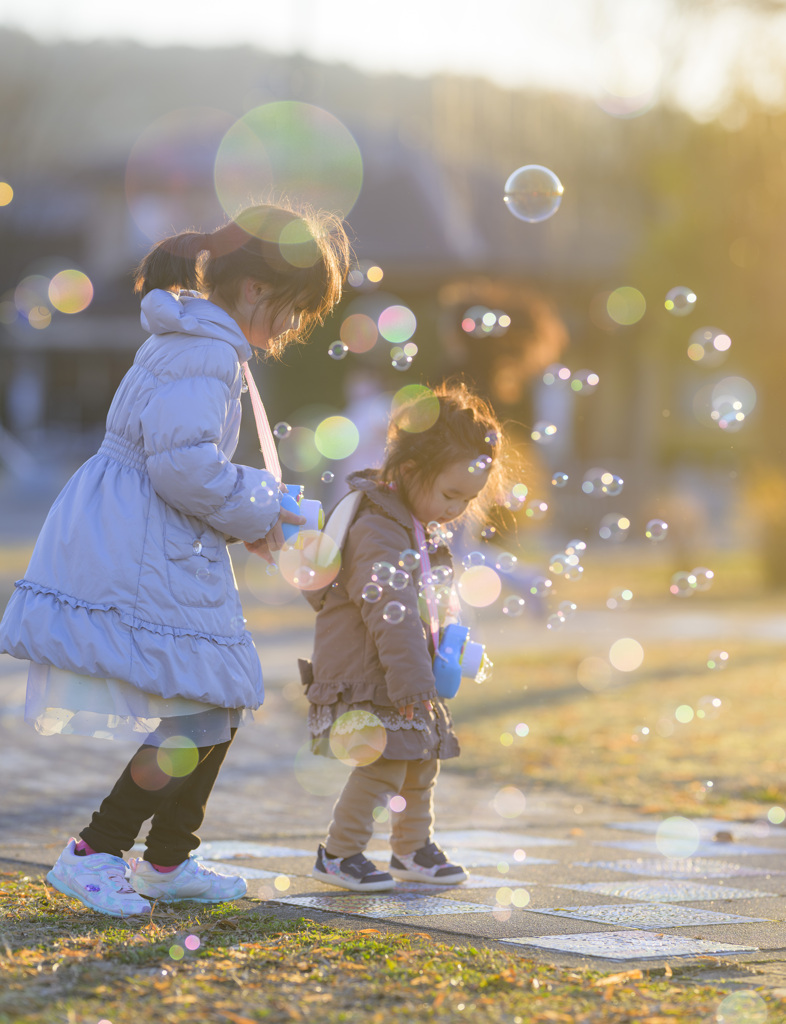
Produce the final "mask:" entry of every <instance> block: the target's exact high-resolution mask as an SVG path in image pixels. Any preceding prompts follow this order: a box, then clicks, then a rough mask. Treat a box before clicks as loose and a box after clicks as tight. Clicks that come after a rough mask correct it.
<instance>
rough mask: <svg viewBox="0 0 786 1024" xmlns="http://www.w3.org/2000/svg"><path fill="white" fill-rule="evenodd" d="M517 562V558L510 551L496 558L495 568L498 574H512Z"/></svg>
mask: <svg viewBox="0 0 786 1024" xmlns="http://www.w3.org/2000/svg"><path fill="white" fill-rule="evenodd" d="M517 562H518V558H516V556H515V555H514V554H512V553H511V552H510V551H503V552H502V553H501V554H500V555H499V557H498V558H497V561H496V563H495V566H496V568H497V569H498V570H499V571H500V572H513V570H514V569H515V568H516V563H517Z"/></svg>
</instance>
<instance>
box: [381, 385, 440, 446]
mask: <svg viewBox="0 0 786 1024" xmlns="http://www.w3.org/2000/svg"><path fill="white" fill-rule="evenodd" d="M439 410H440V405H439V399H438V398H437V396H436V395H435V394H434V392H433V391H432V390H431V388H427V387H425V386H424V385H422V384H406V385H405V386H404V387H403V388H399V390H398V391H397V392H396V393H395V395H394V396H393V401H392V403H391V407H390V416H391V419H392V420H393V422H394V423H395V424H396V426H397V427H398V428H399V430H406V431H407V433H409V434H420V433H422V432H423V431H424V430H428V429H429V428H430V427H433V426H434V424H435V423H436V422H437V420H438V419H439Z"/></svg>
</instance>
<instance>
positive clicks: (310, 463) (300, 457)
mask: <svg viewBox="0 0 786 1024" xmlns="http://www.w3.org/2000/svg"><path fill="white" fill-rule="evenodd" d="M278 457H279V459H280V460H281V465H282V466H286V467H287V469H291V470H293V471H294V472H295V473H307V472H308V471H309V470H310V469H313V468H314V467H315V466H317V465H318V464H319V461H320V459H321V458H322V454H321V452H320V451H319V449H318V448H317V446H316V437H315V433H314V431H313V430H311V429H310V428H309V427H292V428H291V429H290V431H289V433H288V434H286V435H285V436H284V437H281V438H280V439H279V442H278Z"/></svg>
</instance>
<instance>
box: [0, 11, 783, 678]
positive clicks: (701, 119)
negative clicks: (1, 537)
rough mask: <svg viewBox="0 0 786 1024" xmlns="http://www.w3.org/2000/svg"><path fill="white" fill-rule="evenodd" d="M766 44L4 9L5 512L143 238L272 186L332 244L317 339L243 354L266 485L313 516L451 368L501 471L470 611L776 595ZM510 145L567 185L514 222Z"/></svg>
mask: <svg viewBox="0 0 786 1024" xmlns="http://www.w3.org/2000/svg"><path fill="white" fill-rule="evenodd" d="M784 43H786V5H784V4H780V3H777V2H772V0H761V2H751V0H748V2H745V3H742V2H740V3H735V2H732V0H729V2H722V0H716V2H710V0H708V2H702V3H698V2H695V0H692V2H688V0H640V2H637V3H635V4H632V3H630V2H628V0H554V2H553V3H550V4H547V5H546V4H541V3H535V2H530V0H489V2H487V3H485V4H483V5H477V4H475V3H469V2H456V3H452V4H450V5H449V8H448V7H446V5H444V4H441V3H436V2H431V3H429V2H427V3H422V2H421V3H417V4H416V3H414V2H411V0H401V2H399V3H397V4H395V5H379V4H358V3H353V4H350V3H346V2H344V0H330V2H327V0H292V2H289V3H278V4H272V3H253V4H252V3H241V2H237V0H229V2H226V3H223V4H221V5H219V6H218V7H217V6H216V5H215V4H212V3H211V4H208V3H204V2H197V3H193V4H191V5H189V6H188V8H187V9H183V8H182V7H181V6H180V5H174V4H163V5H162V4H160V3H158V4H153V3H150V2H147V0H142V2H139V3H136V4H134V5H132V6H127V5H117V4H96V3H85V2H76V3H72V4H65V3H62V2H57V3H55V2H51V3H50V2H43V0H33V2H28V3H25V4H16V3H15V4H13V5H11V4H10V3H7V2H6V0H3V2H1V3H0V133H2V134H1V138H2V148H1V149H0V240H1V241H0V487H2V493H3V495H4V496H7V499H8V505H7V507H8V508H9V509H10V507H11V498H12V496H13V497H14V498H16V497H18V496H19V495H25V494H38V495H40V496H42V497H43V498H46V497H47V496H48V495H53V494H54V493H56V490H57V488H58V486H59V485H60V484H61V483H62V482H63V480H64V479H65V477H66V476H67V475H68V474H69V473H70V472H71V471H72V470H73V469H74V468H75V467H76V466H77V465H78V464H79V463H80V462H81V461H82V460H83V459H84V458H85V457H87V456H88V455H90V454H91V453H92V452H93V451H94V450H95V448H96V446H97V444H98V443H99V442H100V438H101V435H102V432H103V421H104V417H105V414H106V410H107V407H108V404H109V401H110V399H111V396H112V393H113V391H114V389H115V387H116V386H117V383H118V382H119V380H120V378H121V376H122V375H123V373H124V372H125V370H126V369H127V367H128V366H129V364H130V362H131V360H132V358H133V353H134V351H135V349H136V348H137V347H138V345H139V344H140V343H141V341H142V340H143V334H142V330H141V328H140V326H139V321H138V304H137V301H136V299H135V298H134V297H133V295H132V289H131V270H132V268H133V267H134V265H135V263H136V262H137V261H138V260H139V258H140V257H141V256H142V255H143V254H144V253H145V252H146V250H147V249H148V248H149V247H150V245H151V244H152V242H153V241H155V240H157V239H159V238H160V237H162V236H164V235H166V234H168V233H171V232H173V231H177V230H182V229H185V228H188V227H194V226H195V227H198V228H199V229H204V230H211V229H212V228H214V227H216V226H218V225H219V224H220V223H222V221H223V220H224V218H225V217H226V216H227V215H231V214H232V213H234V212H236V210H237V209H238V208H239V207H240V206H242V205H243V204H244V203H245V202H247V201H248V200H249V199H253V198H255V197H264V196H267V195H271V194H273V195H275V194H277V193H282V192H283V193H287V194H289V195H291V196H294V197H295V198H302V199H306V200H308V201H310V202H313V203H316V204H318V205H320V206H326V207H328V208H330V209H333V210H337V211H339V212H341V213H342V214H343V215H344V216H345V218H346V220H347V222H348V224H349V227H350V230H351V234H352V238H353V246H354V251H355V257H356V259H355V264H354V265H353V268H352V271H351V273H350V277H349V282H348V286H347V294H346V296H345V299H344V300H343V301H342V304H341V306H340V307H339V309H338V310H337V312H336V314H335V315H334V316H333V318H332V319H331V320H330V321H329V322H328V323H327V324H326V326H325V327H324V328H321V329H320V330H319V331H317V332H316V333H315V334H314V336H313V338H312V340H311V342H310V344H309V346H308V347H307V348H303V349H298V350H297V351H295V352H292V353H291V354H288V355H287V356H286V358H285V360H284V362H283V363H282V364H280V365H277V364H265V365H262V364H258V365H257V367H256V375H257V377H258V380H259V383H260V386H261V389H262V392H263V395H264V397H265V400H266V403H267V406H268V412H269V416H270V420H271V424H279V425H280V430H277V435H278V437H279V453H280V457H281V461H282V463H283V464H284V466H285V472H286V475H287V477H288V478H289V479H290V480H291V481H292V482H296V483H302V484H304V485H305V486H306V489H307V491H308V493H309V494H310V495H312V496H314V497H319V498H320V499H321V500H322V501H323V503H324V504H325V505H326V506H328V507H329V506H330V505H331V504H332V503H333V502H334V501H335V500H336V499H337V498H338V497H340V495H341V493H342V490H343V479H344V477H345V475H346V473H347V471H348V470H350V469H353V468H358V467H359V466H362V465H367V464H373V463H374V462H376V461H377V460H378V458H379V455H380V452H381V445H382V435H381V430H380V427H381V425H382V424H383V423H384V420H385V418H386V416H387V413H388V411H389V409H390V406H391V400H392V399H393V397H394V396H395V395H396V393H397V392H399V390H400V389H401V388H402V387H403V386H406V385H429V384H431V385H433V384H434V383H436V382H437V381H439V380H440V379H442V378H443V377H445V376H449V375H463V376H464V377H465V379H467V380H468V381H470V382H471V383H472V384H474V385H475V386H476V387H477V388H478V390H480V391H481V392H482V393H483V394H485V395H487V396H488V397H489V398H490V399H491V400H492V402H493V403H494V405H495V407H496V409H497V410H498V412H499V413H500V415H501V416H502V417H503V418H504V419H505V420H507V421H509V422H510V424H511V429H512V430H513V432H514V434H515V436H516V437H517V439H518V441H519V442H520V445H521V447H522V450H523V451H524V452H525V454H526V459H527V463H528V468H527V470H526V472H525V473H524V475H523V478H522V480H521V486H520V488H519V491H518V492H517V493H516V494H515V495H512V496H511V497H510V501H509V503H508V504H509V508H508V510H507V511H508V512H512V513H513V515H512V516H508V517H507V518H505V517H504V516H503V517H502V518H500V519H499V520H497V521H492V522H490V523H488V524H486V525H485V526H484V527H483V528H482V529H481V531H480V533H479V534H477V535H476V536H467V537H464V538H462V543H463V544H464V548H463V551H462V552H461V554H462V557H464V559H465V564H464V569H465V571H466V572H467V573H472V574H473V575H472V576H471V577H470V576H467V578H466V580H465V583H464V593H463V596H464V599H465V600H466V601H468V603H470V604H473V601H474V607H476V608H485V607H487V606H488V605H491V604H492V603H494V602H496V604H495V607H497V610H498V611H499V614H500V616H508V617H511V616H515V615H518V614H519V613H520V612H521V611H522V609H523V608H524V607H526V608H527V609H528V610H531V609H534V610H536V611H537V614H538V615H540V616H541V617H542V618H543V619H544V621H545V622H546V623H547V624H548V625H549V627H550V628H558V627H559V626H561V625H562V624H563V623H564V622H565V621H566V620H567V619H568V618H570V617H571V616H572V615H573V613H574V612H575V611H576V609H577V608H578V609H580V608H581V607H582V602H586V603H588V604H594V605H596V606H598V605H599V606H601V607H605V608H607V609H610V610H624V609H625V607H627V606H628V605H630V603H631V602H632V601H636V600H638V599H641V598H648V599H652V598H654V597H659V598H663V599H664V600H672V601H676V602H677V603H679V602H680V600H681V599H684V598H696V599H698V600H702V599H704V598H702V596H701V595H702V593H703V592H705V591H708V592H710V596H711V597H715V596H716V595H720V596H737V597H739V596H745V595H746V594H751V593H759V594H760V593H764V592H766V591H767V590H768V589H771V588H776V587H781V586H783V584H784V583H786V532H785V531H784V530H783V527H782V525H781V519H782V515H783V507H784V500H785V499H786V473H785V472H784V467H783V457H782V437H783V436H784V431H785V430H786V403H785V402H784V400H783V393H784V387H785V386H786V384H785V382H786V374H785V373H784V370H786V355H785V354H784V339H783V326H782V322H783V310H782V305H783V303H782V293H783V285H782V276H783V267H784V262H785V261H784V256H785V255H786V251H785V250H786V243H785V242H784V230H783V228H784V220H785V219H786V174H785V173H784V172H785V171H786V166H785V165H784V157H783V153H784V143H785V142H786V113H785V112H784V110H785V109H786V58H784V57H783V53H784V52H786V48H785V47H784ZM531 165H537V166H538V167H541V168H544V169H545V172H544V173H546V174H548V173H549V172H550V173H551V174H552V176H553V178H554V180H555V181H556V182H557V185H559V187H560V189H561V191H560V193H559V198H558V199H557V201H556V202H554V203H553V204H552V206H551V207H548V204H547V207H544V208H543V209H540V210H536V211H535V212H534V214H533V211H529V213H528V212H527V211H526V210H524V211H522V209H519V210H518V211H517V210H516V184H515V172H516V171H517V170H518V169H519V168H522V167H529V166H531ZM506 189H507V193H506ZM556 195H557V193H556V192H555V193H554V194H553V196H556ZM530 214H533V215H530ZM247 419H248V420H249V421H250V417H247ZM244 430H245V434H244V436H243V438H242V441H241V449H240V451H239V453H238V458H242V459H245V460H254V459H257V460H258V459H259V455H258V452H257V451H256V445H255V438H254V436H253V430H252V426H251V424H250V422H249V423H247V424H246V426H245V427H244ZM8 516H9V521H10V516H11V512H10V511H9V512H8ZM484 552H485V553H484ZM478 553H480V555H481V556H482V558H481V559H479V558H478ZM511 557H512V558H513V562H511V561H510V558H511ZM500 558H501V559H502V563H501V564H502V566H503V568H500ZM506 559H507V560H506ZM467 560H468V561H467ZM481 566H484V568H486V569H489V570H490V572H491V574H492V575H494V576H495V579H496V584H494V585H492V586H491V590H490V591H488V593H492V592H493V595H494V596H493V597H492V598H488V599H487V596H486V595H487V591H485V590H484V586H483V585H482V581H483V580H485V581H486V583H488V579H487V576H488V574H487V573H483V572H481V573H478V572H477V571H475V570H477V569H478V568H480V567H481ZM585 566H588V567H591V568H598V567H600V568H599V571H597V572H587V573H585V572H584V568H585ZM620 566H622V568H620ZM626 573H627V575H626ZM258 575H260V577H263V578H260V579H259V580H256V581H255V580H253V579H251V577H252V576H253V572H251V570H249V585H251V584H253V587H252V589H255V591H256V592H258V593H259V594H260V595H261V597H262V600H266V601H269V602H271V603H281V602H284V601H286V600H288V597H286V596H282V594H283V591H281V588H282V587H285V581H282V579H281V578H280V577H279V578H278V579H275V580H272V579H271V578H270V577H269V576H267V575H266V574H264V573H263V572H262V569H259V570H258ZM472 580H477V581H478V582H477V584H474V585H470V584H471V582H472ZM492 582H493V581H492ZM497 584H498V585H497ZM473 586H475V587H476V588H477V591H478V593H477V596H476V597H475V598H473V597H472V594H473ZM290 589H292V588H290ZM527 602H529V603H527ZM616 657H617V659H618V660H619V661H620V664H623V663H624V665H628V664H632V663H633V662H635V661H636V658H637V657H638V651H637V650H636V649H632V650H631V649H623V650H621V651H619V652H617V654H616ZM716 660H717V659H716ZM610 664H611V666H612V667H613V668H616V669H618V670H623V671H627V670H628V669H627V668H624V669H620V667H619V665H616V664H615V662H614V658H613V657H612V658H611V661H610ZM607 667H608V666H607ZM604 671H605V670H604ZM587 672H588V678H589V677H590V676H592V672H591V671H590V669H588V670H587ZM593 678H594V677H593ZM588 685H590V686H592V685H593V683H592V681H591V680H590V683H589V684H588Z"/></svg>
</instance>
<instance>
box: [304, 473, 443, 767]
mask: <svg viewBox="0 0 786 1024" xmlns="http://www.w3.org/2000/svg"><path fill="white" fill-rule="evenodd" d="M349 484H350V487H351V488H352V489H353V490H361V491H363V493H364V497H363V499H362V500H361V503H360V506H359V508H358V512H357V515H356V517H355V520H354V522H353V523H352V525H351V526H350V528H349V532H348V534H347V538H346V540H345V542H344V547H343V551H342V561H341V570H340V572H339V574H338V576H337V578H336V580H335V582H334V583H333V584H332V585H331V586H330V587H328V588H327V589H326V590H325V591H314V592H310V593H306V595H305V596H306V597H307V598H308V600H309V602H310V603H311V604H312V605H313V606H314V607H315V608H316V609H317V620H316V630H315V636H314V654H313V660H312V663H311V664H310V665H309V664H308V663H301V664H302V668H303V682H304V683H305V684H306V688H307V696H308V699H309V701H310V703H311V705H312V707H311V710H310V714H309V724H310V726H311V732H312V736H314V737H315V738H317V737H323V738H324V737H325V736H326V733H327V732H328V731H329V728H330V724H331V723H332V722H333V721H335V719H336V718H337V717H338V716H339V715H340V714H343V713H344V712H345V711H347V710H354V709H363V710H368V711H371V712H373V713H374V714H375V715H376V716H377V717H378V718H379V719H380V721H381V722H382V724H383V725H384V726H385V727H386V730H387V746H386V748H385V757H387V758H401V759H404V760H410V759H417V758H427V757H439V758H446V757H455V756H456V755H457V754H458V743H457V741H456V737H455V734H454V732H453V728H452V722H451V719H450V713H449V711H448V709H447V707H446V706H445V704H444V702H443V701H442V700H441V699H440V698H439V697H438V696H437V692H436V689H435V686H434V672H433V669H432V662H433V658H434V650H433V642H432V639H431V635H430V633H429V630H428V626H427V623H425V622H424V621H423V619H422V618H421V608H420V607H419V599H418V593H417V589H416V582H417V580H419V578H420V570H419V568H418V569H415V570H414V571H413V572H412V573H410V579H409V581H408V582H407V584H406V586H405V587H404V588H403V589H401V590H394V589H392V588H391V587H390V586H386V587H384V588H383V595H382V598H381V599H380V600H379V601H377V602H374V603H371V602H369V601H366V600H364V599H363V598H362V596H361V592H362V590H363V588H364V587H365V586H366V584H367V583H369V582H371V576H372V566H373V564H374V563H375V562H389V563H391V564H392V565H393V566H395V567H396V568H398V561H399V557H400V555H401V552H402V551H405V550H406V549H408V548H415V549H417V543H416V540H415V535H414V528H413V523H412V517H411V515H410V513H409V511H408V510H407V508H406V506H405V505H404V503H403V501H402V500H401V498H400V497H399V496H398V494H396V492H395V491H393V490H390V489H389V488H388V487H387V486H384V485H380V484H378V483H377V481H376V474H375V472H374V471H373V470H367V471H364V472H363V473H356V474H353V475H352V476H351V477H350V478H349ZM430 560H431V565H432V568H434V567H435V566H437V565H450V564H451V563H450V552H449V551H448V550H447V548H446V547H444V546H441V547H440V548H438V550H437V551H436V552H435V553H433V554H431V555H430ZM392 601H397V602H400V603H401V604H402V605H404V607H405V609H406V613H405V615H404V618H403V620H402V621H401V622H398V623H392V622H388V621H386V620H385V618H384V612H385V607H386V605H388V604H389V603H390V602H392ZM421 603H422V602H421ZM424 701H431V702H432V704H433V710H432V711H431V712H429V711H427V710H426V709H425V708H424V706H423V702H424ZM407 704H414V708H415V713H414V719H413V721H412V722H411V723H410V722H407V721H406V720H405V719H404V717H403V716H402V715H400V714H399V711H398V709H399V708H401V707H403V706H405V705H407ZM324 746H325V744H324V743H322V744H320V743H315V749H317V750H320V751H322V750H323V748H324Z"/></svg>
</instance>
